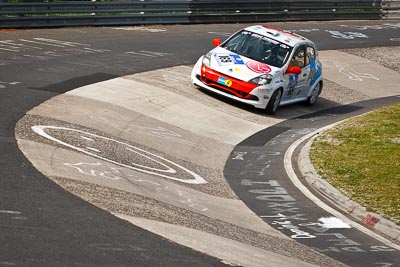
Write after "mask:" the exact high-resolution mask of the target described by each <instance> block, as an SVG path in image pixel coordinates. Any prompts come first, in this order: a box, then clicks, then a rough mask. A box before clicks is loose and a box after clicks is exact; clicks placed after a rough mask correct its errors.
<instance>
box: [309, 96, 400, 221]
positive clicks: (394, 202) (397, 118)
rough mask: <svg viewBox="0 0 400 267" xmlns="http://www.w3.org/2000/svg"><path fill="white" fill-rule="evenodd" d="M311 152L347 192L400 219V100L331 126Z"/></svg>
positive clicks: (333, 181)
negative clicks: (394, 103) (399, 102)
mask: <svg viewBox="0 0 400 267" xmlns="http://www.w3.org/2000/svg"><path fill="white" fill-rule="evenodd" d="M310 158H311V161H312V163H313V164H314V167H315V169H316V170H317V171H318V173H319V174H320V175H321V176H322V177H323V178H324V179H326V180H327V181H328V182H329V183H330V184H332V185H333V186H334V187H336V188H337V189H338V190H340V191H341V192H342V193H344V194H345V195H347V196H348V197H350V198H351V199H353V200H354V201H356V202H358V203H359V204H361V205H363V206H365V207H366V208H367V209H368V210H369V211H373V212H375V213H378V214H380V215H382V216H384V217H385V218H387V219H389V220H391V221H393V222H395V223H396V224H398V225H400V104H396V105H393V106H389V107H384V108H381V109H379V110H375V111H373V112H370V113H368V114H366V115H363V116H360V117H356V118H353V119H350V120H347V121H345V122H344V123H342V124H339V125H337V126H336V127H335V128H333V129H331V130H329V131H327V132H325V133H324V134H322V135H321V136H320V137H318V138H317V139H316V140H315V141H314V143H313V146H312V148H311V151H310Z"/></svg>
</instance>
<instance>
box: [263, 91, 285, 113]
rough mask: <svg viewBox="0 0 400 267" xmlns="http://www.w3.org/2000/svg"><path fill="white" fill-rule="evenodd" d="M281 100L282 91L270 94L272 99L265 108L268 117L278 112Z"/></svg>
mask: <svg viewBox="0 0 400 267" xmlns="http://www.w3.org/2000/svg"><path fill="white" fill-rule="evenodd" d="M281 98H282V89H278V90H276V91H275V92H274V93H273V94H272V97H271V99H270V100H269V102H268V105H267V107H266V108H265V111H266V112H267V114H269V115H274V114H275V112H276V111H277V110H278V107H279V104H280V103H281Z"/></svg>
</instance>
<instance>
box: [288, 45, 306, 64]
mask: <svg viewBox="0 0 400 267" xmlns="http://www.w3.org/2000/svg"><path fill="white" fill-rule="evenodd" d="M290 66H291V67H294V66H297V67H299V68H303V67H304V66H306V64H305V46H300V47H299V48H297V49H296V51H295V52H294V54H293V57H292V60H291V61H290Z"/></svg>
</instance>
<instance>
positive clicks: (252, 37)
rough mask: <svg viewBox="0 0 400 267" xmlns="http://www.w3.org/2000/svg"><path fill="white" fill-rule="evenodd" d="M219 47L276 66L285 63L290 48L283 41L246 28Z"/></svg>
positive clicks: (279, 66) (281, 65)
mask: <svg viewBox="0 0 400 267" xmlns="http://www.w3.org/2000/svg"><path fill="white" fill-rule="evenodd" d="M221 47H224V48H225V49H228V50H229V51H232V52H234V53H237V54H239V55H242V56H245V57H248V58H251V59H254V60H256V61H259V62H263V63H265V64H268V65H271V66H275V67H278V68H281V67H283V65H285V63H286V61H287V59H288V57H289V55H290V52H291V50H292V48H291V47H290V46H288V45H286V44H284V43H281V42H279V41H276V40H273V39H271V38H268V37H266V36H263V35H260V34H257V33H254V32H250V31H246V30H242V31H240V32H238V33H237V34H235V35H234V36H232V37H231V38H229V39H228V40H227V41H226V42H225V43H223V44H222V45H221Z"/></svg>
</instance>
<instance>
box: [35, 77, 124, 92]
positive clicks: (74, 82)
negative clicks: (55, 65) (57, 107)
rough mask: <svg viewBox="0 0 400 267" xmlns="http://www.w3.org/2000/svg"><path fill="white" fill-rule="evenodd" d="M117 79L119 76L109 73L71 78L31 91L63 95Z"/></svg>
mask: <svg viewBox="0 0 400 267" xmlns="http://www.w3.org/2000/svg"><path fill="white" fill-rule="evenodd" d="M117 77H118V76H117V75H113V74H108V73H93V74H90V75H86V76H82V77H76V78H71V79H68V80H65V81H61V82H59V83H55V84H50V85H46V86H44V87H31V89H33V90H38V91H46V92H52V93H59V94H63V93H66V92H68V91H71V90H73V89H76V88H79V87H82V86H85V85H89V84H94V83H98V82H103V81H107V80H111V79H114V78H117Z"/></svg>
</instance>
